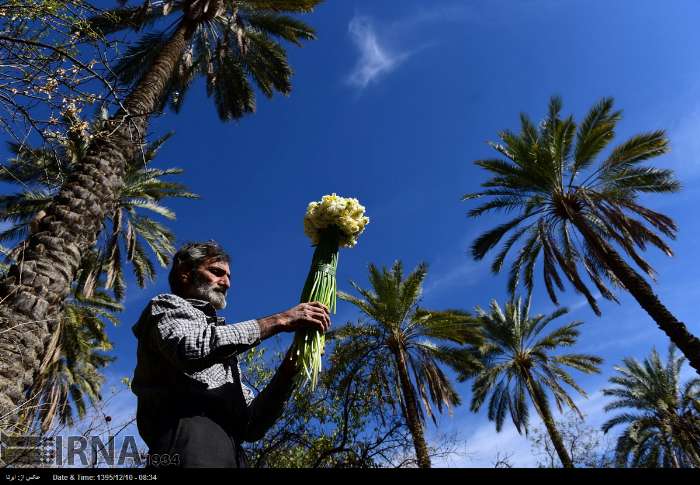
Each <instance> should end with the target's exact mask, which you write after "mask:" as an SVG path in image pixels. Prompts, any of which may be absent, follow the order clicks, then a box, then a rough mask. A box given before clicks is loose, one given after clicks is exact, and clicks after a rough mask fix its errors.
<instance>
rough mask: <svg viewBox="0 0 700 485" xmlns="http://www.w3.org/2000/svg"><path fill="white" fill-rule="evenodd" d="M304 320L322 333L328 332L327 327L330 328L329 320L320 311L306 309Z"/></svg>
mask: <svg viewBox="0 0 700 485" xmlns="http://www.w3.org/2000/svg"><path fill="white" fill-rule="evenodd" d="M306 319H307V320H308V321H310V322H312V323H313V324H314V325H315V326H317V327H320V328H319V330H320V331H322V332H325V331H326V330H328V327H329V326H330V318H329V317H328V315H326V313H325V312H323V311H321V310H320V309H316V308H313V309H311V308H310V309H308V310H307V313H306Z"/></svg>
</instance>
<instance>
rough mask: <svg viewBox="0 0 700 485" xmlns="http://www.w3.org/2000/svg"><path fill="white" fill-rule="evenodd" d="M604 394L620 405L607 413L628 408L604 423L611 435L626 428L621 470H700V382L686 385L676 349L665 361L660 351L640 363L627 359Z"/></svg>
mask: <svg viewBox="0 0 700 485" xmlns="http://www.w3.org/2000/svg"><path fill="white" fill-rule="evenodd" d="M623 362H624V365H623V366H616V367H615V370H616V371H617V375H615V376H614V377H611V378H610V383H611V384H613V385H614V386H613V387H609V388H607V389H604V390H603V394H604V395H605V396H612V397H613V398H614V401H613V402H611V403H610V404H608V405H607V406H605V410H606V411H612V410H625V411H622V414H619V415H617V416H615V417H613V418H611V419H609V420H608V421H606V422H605V423H604V424H603V431H604V432H605V433H607V432H608V431H610V430H611V429H612V428H614V427H615V426H619V425H623V426H625V429H624V431H622V433H621V434H620V435H619V437H618V438H617V448H616V455H617V461H618V464H619V465H620V466H632V467H653V468H655V467H659V466H661V467H673V468H680V467H700V379H698V378H695V379H691V380H689V381H687V382H686V383H685V384H681V382H680V372H681V368H682V367H683V363H684V362H685V359H684V358H683V357H676V355H675V348H674V346H673V345H671V346H670V347H669V350H668V360H667V361H666V362H665V363H664V362H662V361H661V357H660V356H659V354H658V353H657V352H656V349H654V350H653V351H652V353H651V356H649V357H647V358H645V359H644V362H643V363H641V364H640V363H639V362H638V361H637V360H636V359H633V358H629V357H628V358H626V359H624V360H623Z"/></svg>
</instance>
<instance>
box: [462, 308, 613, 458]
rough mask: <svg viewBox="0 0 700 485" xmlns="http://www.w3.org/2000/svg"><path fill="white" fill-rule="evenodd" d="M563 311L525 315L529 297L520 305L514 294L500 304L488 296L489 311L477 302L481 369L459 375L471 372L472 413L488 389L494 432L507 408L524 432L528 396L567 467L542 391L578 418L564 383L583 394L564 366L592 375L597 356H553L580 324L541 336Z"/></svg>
mask: <svg viewBox="0 0 700 485" xmlns="http://www.w3.org/2000/svg"><path fill="white" fill-rule="evenodd" d="M567 312H568V310H567V309H566V308H560V309H558V310H556V311H555V312H553V313H551V314H550V315H547V316H545V315H536V316H534V317H530V302H529V300H528V302H527V303H526V304H525V305H523V303H522V301H521V300H520V299H517V301H516V300H515V299H513V300H512V301H510V302H509V303H507V304H506V307H505V309H501V307H500V306H499V305H498V302H497V301H495V300H493V301H492V302H491V306H490V312H486V311H484V310H483V309H481V308H478V307H477V317H476V321H477V322H478V323H480V324H481V327H482V331H483V333H484V340H485V342H484V344H483V345H482V347H481V349H480V355H481V363H482V368H481V369H480V370H478V371H477V372H476V373H473V374H463V375H462V376H460V380H462V381H463V380H466V379H468V378H470V377H474V382H473V384H472V403H471V410H472V411H474V412H477V411H479V409H480V408H481V406H482V405H483V404H484V402H485V401H486V398H487V396H488V395H489V394H491V398H490V399H489V404H488V411H489V412H488V418H489V420H491V421H495V422H496V431H500V430H501V428H502V427H503V421H504V420H505V417H506V413H509V414H510V416H511V419H512V420H513V424H515V427H516V429H517V430H518V432H519V433H522V432H525V433H527V430H528V421H529V412H528V403H527V400H528V397H529V400H530V401H532V404H533V406H534V407H535V410H536V411H537V414H539V416H540V418H542V422H543V423H544V425H545V427H546V428H547V432H548V433H549V437H550V438H551V440H552V444H553V445H554V448H555V449H556V451H557V454H558V455H559V459H560V460H561V462H562V465H564V467H567V468H572V467H573V463H572V461H571V457H570V456H569V452H568V451H567V449H566V447H565V446H564V442H563V440H562V438H561V435H560V433H559V431H558V430H557V427H556V424H555V422H554V418H553V417H552V412H551V410H550V404H549V399H548V397H547V391H549V392H550V393H551V394H552V396H553V397H554V402H555V403H556V405H557V409H559V412H562V411H563V408H564V406H567V407H568V408H570V409H572V410H573V411H575V412H576V413H577V414H578V415H579V416H580V417H581V418H583V415H582V414H581V411H579V409H578V407H577V406H576V404H575V403H574V401H573V399H572V398H571V396H570V395H569V394H568V392H567V390H566V389H565V388H564V384H566V385H568V386H569V387H571V388H573V389H574V390H576V391H577V392H578V393H579V394H581V395H582V396H584V397H586V392H585V391H584V390H583V389H582V388H581V387H580V386H579V385H578V384H577V383H576V381H575V380H574V378H573V377H571V375H570V374H569V373H568V372H567V371H566V370H565V369H564V367H571V368H573V369H576V370H579V371H581V372H584V373H586V374H592V373H597V372H600V370H599V364H600V363H601V362H602V360H601V359H600V358H598V357H595V356H592V355H584V354H562V355H552V354H553V352H554V351H555V350H556V349H557V348H559V347H569V346H571V345H574V344H575V343H576V340H577V339H578V336H579V330H578V327H579V326H580V325H582V323H583V322H579V321H575V322H571V323H568V324H566V325H564V326H563V327H559V328H557V329H556V330H553V331H552V332H550V333H548V334H547V335H544V336H541V333H542V331H543V330H544V329H545V327H546V326H547V325H548V324H549V323H551V322H552V321H553V320H554V319H556V318H558V317H560V316H562V315H565V314H566V313H567Z"/></svg>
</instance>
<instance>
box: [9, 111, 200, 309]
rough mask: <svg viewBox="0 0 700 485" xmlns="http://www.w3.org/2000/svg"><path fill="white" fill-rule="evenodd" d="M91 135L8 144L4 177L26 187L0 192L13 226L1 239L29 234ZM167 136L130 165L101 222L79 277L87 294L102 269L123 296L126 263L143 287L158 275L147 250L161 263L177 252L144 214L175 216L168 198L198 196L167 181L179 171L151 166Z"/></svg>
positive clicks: (96, 127)
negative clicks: (49, 143)
mask: <svg viewBox="0 0 700 485" xmlns="http://www.w3.org/2000/svg"><path fill="white" fill-rule="evenodd" d="M100 123H101V121H99V120H98V121H97V122H96V123H95V124H94V126H93V131H95V132H97V131H99V129H100V126H101V125H100ZM90 137H91V134H90V133H87V132H85V133H74V134H73V135H72V136H71V137H69V138H68V139H67V140H66V141H65V142H64V143H62V144H60V145H57V146H53V147H46V148H40V149H38V148H31V147H24V146H20V145H17V144H10V145H9V148H10V150H11V152H12V153H13V154H14V157H13V158H12V159H10V160H9V161H8V162H6V163H5V164H3V165H2V166H1V167H2V169H0V180H2V181H4V182H8V183H14V184H17V185H21V187H22V191H21V192H18V193H16V194H12V195H5V196H0V222H10V223H11V224H12V225H11V226H10V227H9V228H7V229H5V230H4V231H2V232H1V233H0V241H3V242H7V241H14V240H16V239H18V238H22V237H24V236H26V234H28V232H29V229H30V228H31V226H32V225H33V224H36V223H37V222H38V221H39V220H40V219H41V217H43V214H44V209H46V207H47V206H48V205H49V204H50V203H51V201H52V200H53V197H54V195H55V194H56V193H57V192H58V190H59V188H60V187H61V184H62V183H63V181H64V180H65V178H66V176H67V175H68V174H69V173H71V171H73V170H79V167H80V163H81V161H82V159H83V157H84V156H85V155H86V153H87V147H88V144H89V142H90ZM169 137H170V135H166V136H164V137H161V138H159V139H157V140H155V141H154V142H152V143H150V144H148V145H147V146H146V147H144V149H143V151H142V152H141V153H139V154H138V155H137V157H136V159H134V160H132V161H131V163H130V164H129V165H128V167H127V172H126V175H125V178H124V181H125V185H124V187H123V188H122V191H121V195H120V199H119V204H118V206H117V208H116V209H115V211H114V212H113V213H112V214H111V216H110V217H109V218H108V219H107V220H106V221H105V222H104V224H103V231H102V233H101V234H100V237H99V241H98V243H97V247H96V249H97V252H96V254H95V255H94V257H90V258H86V261H85V262H84V263H83V272H82V277H81V278H80V279H79V281H80V292H81V293H82V294H83V295H85V296H88V297H90V296H92V295H93V293H94V292H95V290H96V287H95V283H96V281H97V280H98V277H99V275H100V274H101V273H104V274H105V275H106V279H105V282H104V283H105V288H107V289H112V290H113V291H114V294H115V296H116V298H117V299H122V298H123V297H124V291H125V289H126V283H125V276H124V262H126V263H129V264H130V265H131V268H132V270H133V273H134V277H135V278H136V282H137V284H138V285H139V287H142V288H143V287H144V286H145V284H146V283H147V282H148V281H152V280H153V279H154V278H155V275H156V271H155V265H154V264H153V262H152V261H151V259H150V258H149V257H148V253H147V251H146V249H148V250H150V252H151V254H152V255H153V258H155V260H156V262H157V264H158V265H160V266H161V267H163V268H166V267H167V266H168V264H169V261H170V256H171V255H172V254H173V253H174V251H175V248H174V241H175V236H174V234H173V233H172V232H171V231H170V230H169V229H168V228H167V227H166V226H165V225H163V224H161V223H160V222H158V221H156V220H154V219H153V218H151V217H148V216H146V215H144V212H146V213H147V212H151V213H154V214H157V215H159V216H161V217H164V218H165V219H169V220H173V219H175V214H174V213H173V212H172V211H171V210H169V209H168V208H167V207H165V206H164V205H163V204H162V202H163V201H164V200H165V199H168V198H186V199H196V198H198V196H197V195H196V194H193V193H191V192H189V191H187V189H186V187H185V186H184V185H182V184H180V183H176V182H169V181H166V180H164V177H166V176H171V175H179V174H181V173H182V170H181V169H177V168H168V169H156V168H152V167H150V166H149V164H150V163H151V162H152V161H153V159H154V158H155V157H156V155H157V153H158V150H159V148H160V147H161V146H162V145H163V143H165V141H167V139H168V138H169ZM85 203H89V201H85ZM22 247H23V245H22V244H20V245H19V246H16V247H15V248H14V250H13V251H11V252H10V255H12V256H17V255H18V254H19V253H20V251H21V249H22Z"/></svg>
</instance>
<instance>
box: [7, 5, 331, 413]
mask: <svg viewBox="0 0 700 485" xmlns="http://www.w3.org/2000/svg"><path fill="white" fill-rule="evenodd" d="M319 2H320V0H284V1H278V0H247V1H243V0H241V1H236V0H180V1H171V0H166V1H164V2H162V3H160V5H161V6H162V7H163V9H162V10H161V11H160V12H156V11H155V10H153V9H151V6H152V2H151V1H150V0H146V2H145V3H144V5H143V7H139V8H130V7H123V8H117V9H115V10H112V11H110V12H105V14H104V15H101V16H99V17H98V18H96V19H93V22H92V23H90V22H88V23H87V24H88V26H90V25H91V26H92V27H90V28H92V29H97V30H98V31H101V32H103V33H105V34H106V33H109V32H116V31H118V30H121V29H123V28H135V29H139V28H141V27H144V26H147V25H149V24H151V23H153V22H154V21H155V20H157V18H160V17H159V16H161V15H162V16H163V17H166V16H169V15H172V16H175V20H174V23H173V24H172V25H173V27H172V28H169V29H166V32H167V34H166V36H165V37H163V39H164V43H163V44H161V45H160V46H159V47H158V48H157V49H152V50H151V52H152V53H153V54H154V55H153V57H152V58H150V59H147V58H145V57H140V58H134V59H133V62H134V63H140V64H141V65H143V66H144V69H143V70H142V75H141V76H140V77H138V80H137V81H136V82H135V83H134V85H133V86H134V87H133V89H131V91H130V93H129V95H128V96H127V97H126V98H125V99H124V101H123V103H122V105H121V107H120V109H119V110H118V111H117V112H116V113H115V114H114V115H113V116H112V117H111V118H110V120H109V122H108V129H106V130H103V131H102V132H101V133H99V134H96V135H95V136H94V137H93V139H92V140H91V143H90V146H89V148H88V151H87V154H86V156H85V158H84V160H83V161H82V163H81V164H80V169H79V170H76V171H75V172H74V173H72V174H71V175H70V176H69V177H67V178H66V180H65V182H64V183H63V184H62V186H61V189H60V190H59V192H58V194H57V195H56V197H55V198H54V199H53V200H52V201H51V203H50V204H49V205H48V206H47V208H46V210H45V211H44V212H45V213H44V215H43V217H41V218H40V219H38V220H37V221H36V224H35V225H34V227H33V228H32V230H31V232H30V234H29V236H28V239H27V241H26V244H25V245H24V247H23V251H22V254H21V257H20V258H18V261H20V263H18V264H15V265H13V266H12V267H11V268H10V270H9V271H8V274H7V276H5V277H4V278H3V279H2V281H0V301H2V302H3V305H2V306H0V362H1V363H2V365H0V419H1V420H2V421H3V422H5V423H9V425H10V426H12V425H13V424H14V423H15V422H16V420H17V409H18V407H19V404H20V403H21V401H22V399H23V389H25V388H26V387H28V386H29V385H30V384H31V382H32V380H33V378H34V377H35V375H36V373H37V371H38V370H39V367H40V365H41V361H42V359H43V357H44V354H45V348H46V343H47V342H48V341H49V340H50V338H51V336H52V335H53V333H54V331H55V329H56V325H57V323H58V318H57V315H59V314H60V313H61V311H62V308H63V305H64V301H65V299H66V297H68V295H69V294H70V290H71V284H72V282H73V279H74V277H75V275H76V273H77V271H78V268H80V266H81V258H82V254H84V253H85V251H86V250H87V249H88V248H90V247H92V246H93V245H94V243H95V241H96V239H97V236H98V234H99V233H100V232H101V230H102V225H103V221H104V220H105V218H107V217H108V216H109V215H111V214H113V213H114V211H115V207H116V206H117V205H118V202H119V197H120V194H121V191H122V188H123V186H124V177H125V172H126V167H127V165H128V163H129V161H131V160H133V159H134V157H135V155H136V154H137V153H139V151H140V149H142V140H143V138H144V136H145V134H146V132H147V127H148V119H149V117H150V116H151V115H152V114H153V113H155V112H157V111H158V109H159V108H160V107H161V106H162V104H163V101H164V99H167V97H168V95H169V94H170V93H172V94H173V95H175V91H176V90H178V92H179V90H180V88H181V87H182V86H180V85H179V84H178V83H179V82H180V81H182V80H186V79H191V78H193V77H195V76H196V74H198V73H201V72H206V73H207V75H210V71H213V74H211V76H212V79H210V80H209V83H208V85H209V86H213V87H211V88H210V89H211V92H212V93H213V94H214V97H215V100H216V103H217V107H218V108H219V113H220V115H222V117H223V118H225V119H233V118H236V117H237V116H241V115H243V114H244V113H247V112H250V111H251V109H252V107H253V102H252V89H251V88H250V81H249V78H250V79H252V80H253V81H254V82H255V83H256V84H257V86H258V87H259V88H260V90H261V91H262V92H263V93H264V94H267V95H270V94H271V93H272V91H274V90H277V91H279V92H282V93H283V94H287V93H288V92H289V89H290V84H289V79H290V77H291V74H292V71H291V68H290V67H289V65H288V63H287V60H286V55H285V52H284V50H283V49H282V47H281V46H280V45H279V43H278V42H277V41H276V40H275V39H282V40H290V41H292V42H293V43H297V44H299V43H300V42H301V41H302V40H304V39H311V38H314V33H313V30H312V29H311V28H310V27H307V26H305V25H304V24H303V23H301V22H298V21H297V20H295V19H292V18H290V17H288V16H285V15H283V14H282V13H283V12H292V13H294V12H310V11H312V10H313V8H314V7H315V6H316V5H317V4H318V3H319ZM87 30H89V29H87ZM92 32H93V33H94V30H92ZM205 32H206V33H205ZM207 36H211V37H207ZM203 38H205V39H207V42H205V43H204V44H201V39H203ZM197 42H200V44H197ZM190 52H192V53H193V57H192V59H193V62H192V64H191V65H190V61H189V53H190ZM194 56H200V57H199V58H197V62H194V59H195V57H194ZM200 61H201V62H200ZM209 66H211V68H210V67H209ZM180 73H182V75H180ZM134 79H137V78H136V77H134ZM222 108H225V109H224V110H223V111H222ZM2 426H4V425H2Z"/></svg>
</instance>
